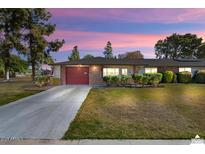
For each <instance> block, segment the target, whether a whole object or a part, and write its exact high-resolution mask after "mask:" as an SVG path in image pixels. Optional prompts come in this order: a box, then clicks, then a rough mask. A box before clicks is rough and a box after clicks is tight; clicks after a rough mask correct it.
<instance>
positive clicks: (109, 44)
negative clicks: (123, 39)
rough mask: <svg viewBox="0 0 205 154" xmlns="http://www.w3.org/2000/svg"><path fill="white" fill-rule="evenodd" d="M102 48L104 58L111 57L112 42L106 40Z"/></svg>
mask: <svg viewBox="0 0 205 154" xmlns="http://www.w3.org/2000/svg"><path fill="white" fill-rule="evenodd" d="M104 49H105V51H104V52H103V54H104V55H105V58H113V54H112V44H111V42H110V41H108V42H107V45H106V47H105V48H104Z"/></svg>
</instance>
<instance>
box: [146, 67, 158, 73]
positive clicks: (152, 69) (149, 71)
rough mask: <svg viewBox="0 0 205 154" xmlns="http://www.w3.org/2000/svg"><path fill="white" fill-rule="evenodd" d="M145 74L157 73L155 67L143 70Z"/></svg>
mask: <svg viewBox="0 0 205 154" xmlns="http://www.w3.org/2000/svg"><path fill="white" fill-rule="evenodd" d="M145 73H157V67H150V68H145Z"/></svg>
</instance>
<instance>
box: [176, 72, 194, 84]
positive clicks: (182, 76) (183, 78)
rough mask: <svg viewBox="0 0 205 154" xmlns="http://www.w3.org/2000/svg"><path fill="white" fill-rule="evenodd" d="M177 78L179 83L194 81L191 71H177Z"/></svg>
mask: <svg viewBox="0 0 205 154" xmlns="http://www.w3.org/2000/svg"><path fill="white" fill-rule="evenodd" d="M177 80H178V82H179V83H189V82H191V81H192V74H191V72H186V71H185V72H179V73H177Z"/></svg>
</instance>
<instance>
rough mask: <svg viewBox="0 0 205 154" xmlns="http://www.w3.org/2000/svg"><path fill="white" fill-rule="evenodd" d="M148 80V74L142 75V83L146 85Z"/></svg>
mask: <svg viewBox="0 0 205 154" xmlns="http://www.w3.org/2000/svg"><path fill="white" fill-rule="evenodd" d="M148 82H149V77H148V76H142V85H143V86H144V85H147V84H148Z"/></svg>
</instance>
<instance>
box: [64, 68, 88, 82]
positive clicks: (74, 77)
mask: <svg viewBox="0 0 205 154" xmlns="http://www.w3.org/2000/svg"><path fill="white" fill-rule="evenodd" d="M66 84H89V67H66Z"/></svg>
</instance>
